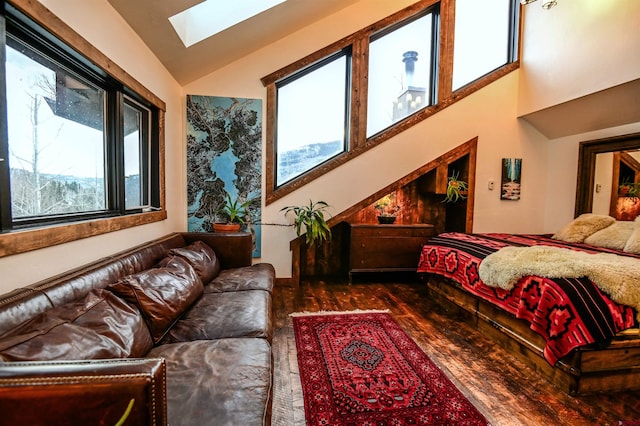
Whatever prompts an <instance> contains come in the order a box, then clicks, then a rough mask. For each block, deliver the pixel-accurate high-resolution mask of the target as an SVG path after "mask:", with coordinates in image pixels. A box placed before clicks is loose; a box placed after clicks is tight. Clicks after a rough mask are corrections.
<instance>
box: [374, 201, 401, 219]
mask: <svg viewBox="0 0 640 426" xmlns="http://www.w3.org/2000/svg"><path fill="white" fill-rule="evenodd" d="M393 198H395V197H393ZM374 207H375V209H376V211H377V212H378V223H380V224H392V223H394V222H395V221H396V217H397V215H398V212H399V211H400V206H399V205H397V204H395V203H394V202H393V200H392V196H391V195H385V196H384V197H382V198H380V199H379V200H378V201H376V204H375V206H374Z"/></svg>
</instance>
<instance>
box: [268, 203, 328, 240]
mask: <svg viewBox="0 0 640 426" xmlns="http://www.w3.org/2000/svg"><path fill="white" fill-rule="evenodd" d="M328 207H329V204H327V203H326V202H324V201H317V202H315V203H314V202H313V201H311V200H309V204H308V205H306V206H287V207H283V208H282V209H280V211H281V212H284V215H285V216H286V215H287V214H288V213H293V214H294V216H295V218H294V221H293V225H294V226H295V227H296V235H297V236H298V237H299V236H300V235H302V227H303V226H304V229H305V234H306V235H305V241H306V243H307V245H309V246H311V245H313V244H314V243H315V242H316V241H317V242H322V241H324V240H330V239H331V229H330V228H329V225H327V222H326V220H325V218H324V211H325V209H327V208H328Z"/></svg>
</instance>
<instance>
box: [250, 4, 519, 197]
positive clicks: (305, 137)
mask: <svg viewBox="0 0 640 426" xmlns="http://www.w3.org/2000/svg"><path fill="white" fill-rule="evenodd" d="M476 3H478V2H477V1H475V0H441V1H436V0H422V1H418V2H416V3H414V4H413V5H411V6H409V7H407V8H405V9H403V10H401V11H399V12H397V13H395V14H393V15H391V16H389V17H387V18H385V19H383V20H381V21H378V22H376V23H374V24H372V25H370V26H368V27H367V28H365V29H362V30H360V31H358V32H356V33H354V34H351V35H349V36H347V37H345V38H344V39H342V40H339V41H337V42H335V43H333V44H331V45H330V46H327V47H325V48H323V49H320V50H319V51H317V52H314V53H312V54H310V55H308V56H306V57H304V58H302V59H300V60H299V61H297V62H295V63H293V64H290V65H288V66H286V67H284V68H282V69H280V70H278V71H275V72H273V73H272V74H270V75H268V76H265V77H263V78H262V83H263V84H264V85H265V86H266V88H267V120H266V128H267V141H266V142H267V146H266V151H267V158H266V160H267V168H266V173H267V175H266V194H265V202H266V204H270V203H272V202H273V201H275V200H277V199H279V198H281V197H283V196H284V195H286V194H289V193H291V192H293V191H295V190H296V189H298V188H300V187H302V186H304V185H305V184H307V183H308V182H311V181H312V180H314V179H316V178H318V177H319V176H322V175H323V174H324V173H327V172H328V171H330V170H332V169H334V168H336V167H338V166H340V165H341V164H344V163H345V162H347V161H349V160H351V159H352V158H355V157H356V156H358V155H360V154H362V153H363V152H365V151H367V150H369V149H371V148H373V147H375V146H377V145H378V144H380V143H382V142H384V141H386V140H387V139H390V138H392V137H393V136H395V135H397V134H398V133H400V132H402V131H403V130H405V129H407V128H409V127H411V126H413V125H414V124H416V123H418V122H420V121H422V120H424V119H426V118H427V117H430V116H431V115H433V114H435V113H436V112H438V111H440V110H441V109H443V108H446V107H447V106H449V105H451V104H453V103H454V102H456V101H458V100H460V99H462V98H464V97H465V96H468V95H469V94H471V93H473V92H475V91H477V90H479V89H481V88H482V87H484V86H486V85H487V84H489V83H491V82H493V81H495V80H497V79H498V78H500V77H502V76H504V75H506V74H507V73H509V72H511V71H513V70H515V69H517V68H518V66H519V63H518V48H517V47H518V34H519V19H520V18H519V16H520V6H519V1H518V0H490V1H489V2H488V4H487V3H486V2H482V3H483V4H484V6H485V9H484V12H485V13H487V14H489V15H490V16H491V19H488V20H486V21H483V20H482V18H481V17H480V16H477V18H478V19H480V20H479V21H477V22H474V23H473V26H472V27H469V28H463V26H467V25H471V24H469V22H470V21H469V19H466V23H465V24H464V25H460V27H458V26H457V24H458V21H457V19H458V18H457V15H456V14H459V15H460V16H461V17H466V18H468V17H469V16H473V14H474V13H475V12H474V11H475V10H476V6H477V4H476ZM482 16H485V15H482ZM494 20H500V22H501V25H499V26H498V27H499V28H498V30H497V32H496V34H497V35H495V34H494V35H493V36H491V37H488V36H487V37H482V38H481V46H480V47H478V45H477V44H473V43H470V42H469V39H471V40H473V37H474V34H475V33H478V32H482V31H481V30H479V28H480V29H482V28H485V27H486V26H492V27H493V26H495V25H494V24H493V22H494ZM502 21H505V22H502ZM492 34H493V33H492ZM476 35H477V34H476ZM456 38H459V39H460V40H461V41H460V43H459V45H458V47H456V46H457V45H456ZM385 44H389V45H392V46H393V47H394V48H397V49H396V50H398V51H397V52H394V51H393V50H391V49H387V46H385ZM456 49H457V50H456ZM478 51H480V52H482V56H483V60H482V61H478V63H476V62H475V61H474V59H473V58H474V56H473V55H474V54H476V53H477V52H478ZM339 52H349V55H345V56H344V57H345V59H346V60H347V64H348V65H347V66H345V67H344V68H346V69H347V70H348V71H349V74H348V75H347V76H345V77H344V78H341V79H340V83H339V86H337V87H336V88H335V93H338V92H340V93H341V94H342V93H345V95H344V96H342V95H340V96H337V95H333V97H332V100H331V102H333V107H331V108H329V107H326V106H324V107H323V108H325V110H326V111H331V115H330V120H331V127H333V128H336V129H337V126H338V124H337V123H342V122H344V123H346V124H345V127H344V132H343V133H342V134H340V132H338V131H336V132H335V134H336V135H337V136H331V137H330V138H331V139H332V140H329V139H328V138H329V137H323V138H321V139H320V138H318V137H317V135H314V134H312V133H314V130H313V128H311V127H310V128H308V129H307V130H305V129H304V127H303V126H301V127H296V126H297V123H295V122H294V123H292V121H296V120H297V121H304V120H301V119H299V118H296V117H300V116H305V115H306V114H308V115H307V118H308V119H309V120H311V119H313V120H314V124H315V125H316V126H318V125H319V126H322V124H323V122H324V121H323V120H324V119H325V114H315V113H310V111H311V109H312V106H310V105H311V104H313V103H314V102H315V99H314V98H313V97H304V93H305V92H306V93H310V92H307V91H306V90H300V91H299V93H298V94H299V95H300V96H302V97H303V98H302V99H301V98H300V97H297V98H296V97H293V96H286V95H284V94H283V90H282V89H283V88H286V86H287V85H288V84H290V83H291V82H292V81H297V80H298V78H300V79H302V78H304V77H302V76H307V75H309V74H310V73H314V72H318V75H320V72H319V71H320V70H321V69H322V68H323V67H324V64H325V63H326V61H327V58H333V57H334V55H337V54H338V53H339ZM496 52H497V53H496ZM454 55H455V56H456V59H455V60H454ZM485 56H486V57H487V58H489V59H487V60H486V61H485V60H484V57H485ZM495 58H498V59H495ZM469 60H470V61H472V62H473V65H474V66H473V67H472V69H471V70H470V72H468V73H465V72H461V71H460V70H456V66H457V67H459V68H460V67H462V68H464V64H465V63H467V62H466V61H469ZM349 61H350V63H349ZM381 64H385V66H383V65H381ZM386 65H392V66H391V67H389V68H388V69H387V66H386ZM394 66H395V68H396V69H395V70H392V69H391V68H393V67H394ZM342 70H343V68H341V71H342ZM336 75H337V73H336ZM332 78H336V77H335V76H334V77H332ZM454 80H455V82H454ZM330 81H331V80H326V81H323V82H322V83H319V84H318V86H319V87H324V88H326V87H327V86H328V85H331V83H330ZM335 81H338V80H337V79H336V80H335ZM345 83H346V84H347V86H346V88H345V87H344V86H343V84H345ZM388 87H392V90H390V91H388V93H387V90H386V89H387V88H388ZM383 89H384V90H383ZM328 97H329V95H327V98H328ZM345 101H346V104H345ZM294 110H295V113H296V115H294V114H293V113H292V112H291V111H294ZM338 112H340V113H342V114H343V116H342V117H338V114H337V113H338ZM294 118H295V120H294ZM327 127H329V126H327ZM293 128H296V129H298V131H297V133H296V135H297V143H298V145H296V148H295V150H296V152H295V161H296V165H295V167H296V170H295V172H292V173H291V174H289V175H286V177H285V174H284V173H283V170H282V167H283V166H282V165H281V164H280V163H281V162H284V163H286V164H285V168H286V167H288V166H287V164H291V161H292V158H293V157H292V156H290V155H288V154H285V152H286V151H288V150H289V149H290V145H289V144H288V143H286V142H285V141H286V140H287V139H286V138H285V136H284V134H285V132H287V131H291V129H293ZM291 133H292V134H293V132H291ZM340 136H342V139H340ZM325 148H330V149H327V150H326V152H324V151H325ZM320 152H323V153H324V154H319V153H320ZM305 155H306V156H308V157H305ZM307 160H313V161H307Z"/></svg>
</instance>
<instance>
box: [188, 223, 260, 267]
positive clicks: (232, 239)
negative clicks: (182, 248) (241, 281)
mask: <svg viewBox="0 0 640 426" xmlns="http://www.w3.org/2000/svg"><path fill="white" fill-rule="evenodd" d="M181 234H182V236H183V238H184V240H185V242H186V243H187V244H191V243H193V242H194V241H198V240H200V241H202V242H204V243H206V244H207V245H208V246H209V247H211V248H212V249H213V251H215V252H216V256H217V257H218V259H219V260H220V266H221V267H222V269H232V268H239V267H242V266H251V262H252V252H253V240H252V237H251V234H250V233H248V232H181Z"/></svg>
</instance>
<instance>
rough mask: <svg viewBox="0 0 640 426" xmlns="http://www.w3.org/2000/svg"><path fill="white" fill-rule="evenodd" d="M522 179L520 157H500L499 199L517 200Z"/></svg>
mask: <svg viewBox="0 0 640 426" xmlns="http://www.w3.org/2000/svg"><path fill="white" fill-rule="evenodd" d="M521 180H522V158H503V159H502V181H501V185H500V199H501V200H519V199H520V187H521V183H522V182H521Z"/></svg>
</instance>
